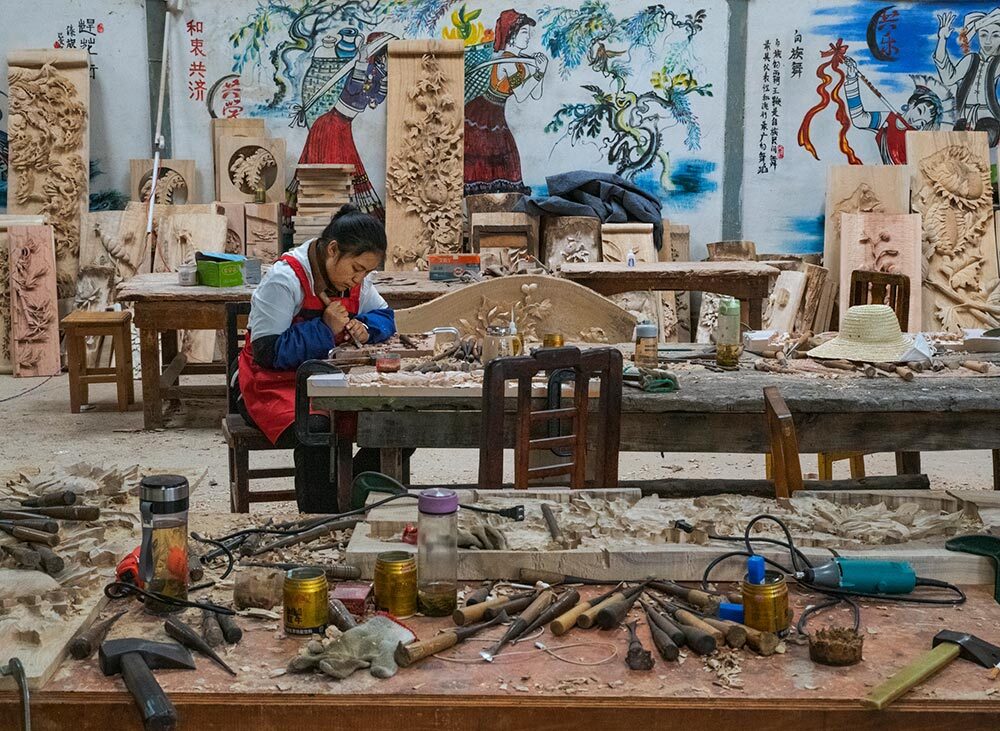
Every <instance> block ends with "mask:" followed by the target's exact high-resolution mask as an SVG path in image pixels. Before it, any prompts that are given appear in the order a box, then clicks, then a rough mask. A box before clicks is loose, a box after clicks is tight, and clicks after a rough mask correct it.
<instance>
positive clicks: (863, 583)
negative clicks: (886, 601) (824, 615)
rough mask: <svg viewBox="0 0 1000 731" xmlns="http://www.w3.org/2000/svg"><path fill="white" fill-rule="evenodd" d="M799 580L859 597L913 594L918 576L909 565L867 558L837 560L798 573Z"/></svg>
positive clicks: (796, 575)
mask: <svg viewBox="0 0 1000 731" xmlns="http://www.w3.org/2000/svg"><path fill="white" fill-rule="evenodd" d="M795 578H796V579H800V580H802V581H804V582H805V583H807V584H814V585H816V586H825V587H829V588H831V589H840V590H841V591H850V592H857V593H859V594H909V593H910V592H912V591H913V590H914V589H915V588H916V586H917V575H916V573H914V571H913V567H912V566H910V564H908V563H906V562H905V561H878V560H870V559H865V558H835V559H834V560H832V561H830V562H829V563H825V564H822V565H821V566H816V567H815V568H809V569H806V570H805V571H797V572H796V573H795Z"/></svg>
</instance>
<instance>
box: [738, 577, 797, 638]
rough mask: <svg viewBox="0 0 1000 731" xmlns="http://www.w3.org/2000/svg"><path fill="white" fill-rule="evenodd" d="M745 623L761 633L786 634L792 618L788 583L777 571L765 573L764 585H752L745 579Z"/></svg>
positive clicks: (743, 588) (743, 582) (743, 584)
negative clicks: (789, 608) (789, 609)
mask: <svg viewBox="0 0 1000 731" xmlns="http://www.w3.org/2000/svg"><path fill="white" fill-rule="evenodd" d="M740 588H741V589H742V593H743V623H744V624H745V625H746V626H747V627H752V628H753V629H756V630H760V631H761V632H773V633H775V634H784V633H785V632H787V631H788V627H789V625H790V624H791V621H792V617H791V613H790V612H789V611H788V583H787V582H786V581H785V577H784V576H783V575H782V574H780V573H778V572H777V571H765V572H764V583H763V584H751V583H750V582H749V581H747V579H746V577H744V579H743V581H742V582H741V584H740Z"/></svg>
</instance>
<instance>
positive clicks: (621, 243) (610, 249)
mask: <svg viewBox="0 0 1000 731" xmlns="http://www.w3.org/2000/svg"><path fill="white" fill-rule="evenodd" d="M629 251H631V252H632V253H633V254H634V256H635V260H636V262H637V263H643V264H652V263H653V262H655V261H657V255H656V246H655V244H653V224H651V223H605V224H603V225H602V226H601V255H602V259H603V261H609V262H614V263H618V264H623V263H625V261H626V259H627V257H628V252H629ZM609 299H610V300H611V301H612V302H614V303H615V304H616V305H618V306H619V307H621V308H622V309H623V310H625V311H627V312H628V313H629V314H631V315H632V316H633V317H635V318H636V321H638V322H643V321H647V322H652V323H653V324H655V325H656V327H657V331H658V332H659V333H660V335H661V340H662V335H663V306H662V303H661V298H660V295H659V294H658V293H657V292H625V293H623V294H615V295H612V296H611V297H610V298H609Z"/></svg>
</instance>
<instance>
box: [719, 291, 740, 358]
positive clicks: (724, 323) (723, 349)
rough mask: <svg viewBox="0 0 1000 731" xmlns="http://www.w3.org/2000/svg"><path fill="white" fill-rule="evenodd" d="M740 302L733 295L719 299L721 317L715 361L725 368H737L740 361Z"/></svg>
mask: <svg viewBox="0 0 1000 731" xmlns="http://www.w3.org/2000/svg"><path fill="white" fill-rule="evenodd" d="M742 349H743V348H742V345H741V343H740V303H739V301H738V300H736V299H733V298H732V297H723V298H721V299H720V300H719V317H718V321H717V324H716V326H715V362H716V364H718V365H720V366H722V367H723V368H735V367H737V366H738V365H739V363H740V352H741V351H742Z"/></svg>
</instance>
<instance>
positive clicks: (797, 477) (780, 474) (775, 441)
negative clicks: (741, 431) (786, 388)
mask: <svg viewBox="0 0 1000 731" xmlns="http://www.w3.org/2000/svg"><path fill="white" fill-rule="evenodd" d="M764 414H765V417H766V419H767V432H768V436H769V437H770V442H771V466H772V471H773V477H772V479H773V480H774V496H775V497H778V498H783V497H790V496H791V494H792V493H793V492H795V491H796V490H801V489H802V464H801V463H800V462H799V439H798V436H796V434H795V422H794V421H793V420H792V412H791V411H789V410H788V405H787V404H786V403H785V399H783V398H782V397H781V392H780V391H779V390H778V388H777V387H776V386H768V387H767V388H765V389H764Z"/></svg>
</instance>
